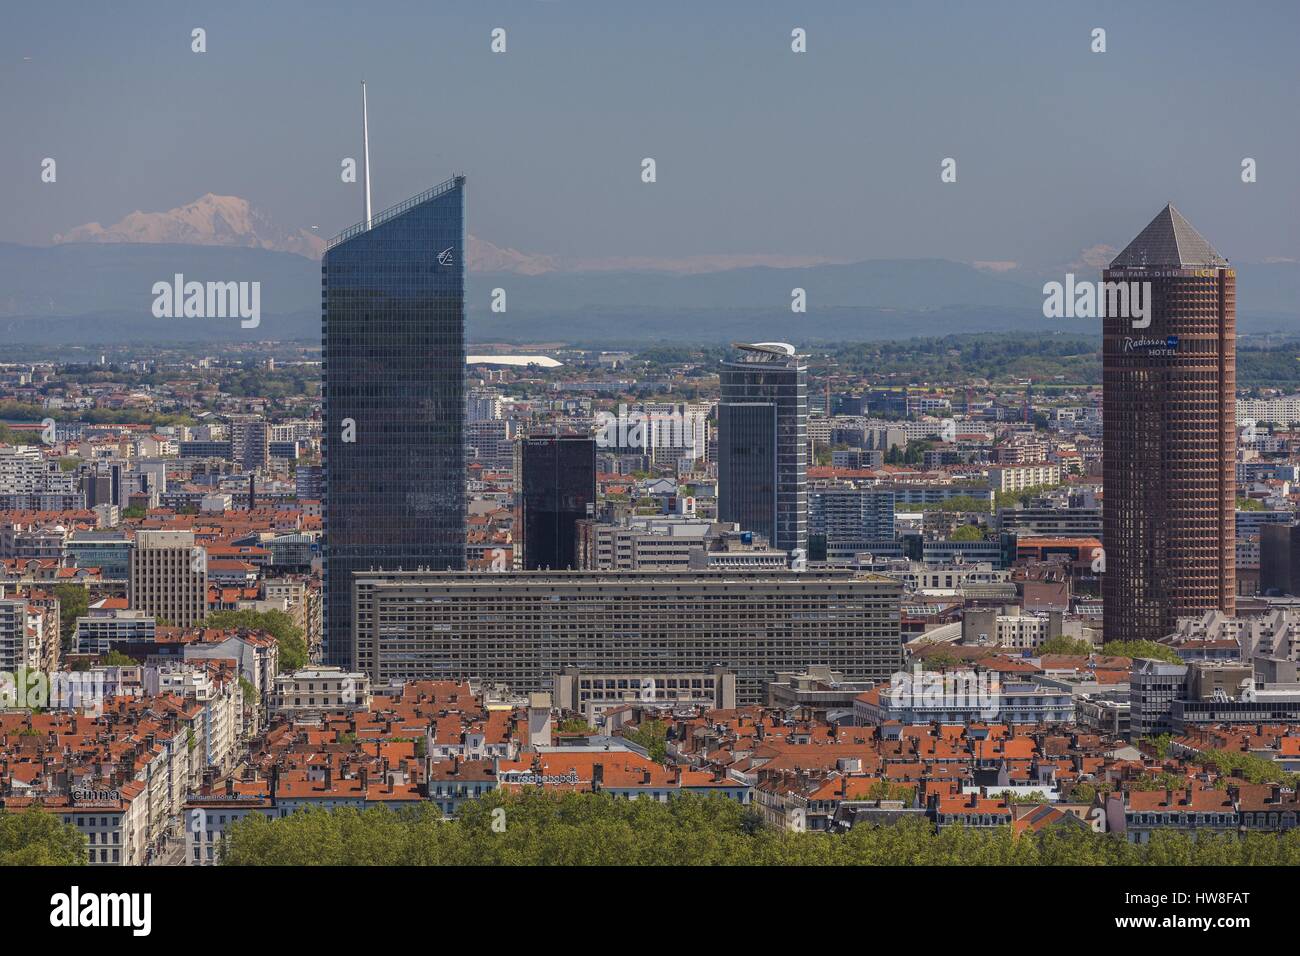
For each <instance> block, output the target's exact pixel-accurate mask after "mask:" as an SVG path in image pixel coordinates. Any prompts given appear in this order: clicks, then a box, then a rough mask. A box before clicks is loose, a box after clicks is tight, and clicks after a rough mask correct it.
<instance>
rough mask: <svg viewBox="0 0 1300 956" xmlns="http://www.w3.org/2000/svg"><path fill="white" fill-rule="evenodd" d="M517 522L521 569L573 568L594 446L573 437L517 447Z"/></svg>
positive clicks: (592, 479) (589, 501) (590, 499)
mask: <svg viewBox="0 0 1300 956" xmlns="http://www.w3.org/2000/svg"><path fill="white" fill-rule="evenodd" d="M519 451H520V475H521V478H522V481H521V488H520V492H519V501H520V509H519V510H520V515H519V517H520V519H521V520H519V521H517V522H516V528H517V529H519V531H520V533H521V534H522V539H521V544H522V548H523V569H524V570H525V571H548V570H549V571H566V570H572V569H574V568H576V567H577V566H578V524H577V523H578V522H579V521H581V520H582V519H584V518H586V517H588V509H589V506H592V505H594V504H595V503H596V442H595V441H594V440H593V439H590V438H585V437H582V436H578V435H572V436H571V435H559V436H556V435H549V436H544V437H533V438H525V439H524V440H523V441H522V442H521V443H520V449H519Z"/></svg>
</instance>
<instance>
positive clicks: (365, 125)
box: [361, 80, 371, 229]
mask: <svg viewBox="0 0 1300 956" xmlns="http://www.w3.org/2000/svg"><path fill="white" fill-rule="evenodd" d="M361 142H362V144H363V146H364V148H365V161H366V228H367V229H369V228H370V220H371V217H370V118H369V116H368V115H367V114H366V81H365V80H362V81H361Z"/></svg>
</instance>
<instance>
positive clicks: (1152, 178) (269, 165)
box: [0, 0, 1300, 267]
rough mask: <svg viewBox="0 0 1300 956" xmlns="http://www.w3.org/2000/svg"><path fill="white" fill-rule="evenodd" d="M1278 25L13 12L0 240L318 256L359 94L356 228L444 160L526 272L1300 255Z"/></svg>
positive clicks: (552, 12)
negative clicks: (953, 177)
mask: <svg viewBox="0 0 1300 956" xmlns="http://www.w3.org/2000/svg"><path fill="white" fill-rule="evenodd" d="M195 27H202V28H203V29H204V30H205V31H206V39H207V52H205V53H194V52H192V50H191V30H192V29H193V28H195ZM497 27H500V28H503V29H504V30H505V31H506V52H505V53H493V52H492V50H491V48H490V44H491V35H490V34H491V31H492V30H493V29H494V28H497ZM796 27H798V28H802V29H804V30H806V32H807V52H806V53H794V52H792V51H791V31H792V30H793V29H794V28H796ZM1098 27H1100V28H1103V29H1105V31H1106V47H1107V49H1106V52H1104V53H1094V52H1092V51H1091V49H1090V45H1091V43H1092V36H1091V34H1092V30H1093V29H1094V28H1098ZM1297 37H1300V4H1298V3H1295V2H1294V0H1279V2H1250V0H1245V2H1240V3H1232V4H1225V3H1222V2H1217V3H1204V2H1199V0H1176V2H1166V0H1144V2H1142V3H1136V4H1135V3H1131V2H1118V3H1106V2H1101V3H1087V2H1054V0H1026V2H953V3H941V2H913V3H906V4H904V3H895V2H864V0H850V2H838V0H818V2H810V3H805V4H794V3H788V2H763V0H711V2H698V0H697V2H678V0H654V2H639V3H638V2H632V0H514V2H485V0H457V2H450V0H418V2H397V0H393V2H386V0H365V2H362V0H355V2H346V3H342V2H332V0H316V2H305V0H304V2H299V0H273V2H267V0H258V2H242V0H230V2H223V3H220V4H187V3H184V2H175V0H167V2H139V0H121V2H114V3H112V4H105V3H98V2H90V0H83V2H81V3H66V2H60V0H42V2H41V3H39V4H21V5H18V4H15V5H12V6H11V7H10V8H9V9H7V10H6V12H5V14H4V28H3V30H0V130H3V135H2V136H0V209H2V210H3V213H4V214H3V216H0V241H6V242H18V243H26V244H45V243H48V242H49V241H50V240H51V238H52V237H53V236H54V235H55V234H56V233H60V232H66V231H67V230H68V229H70V228H71V227H73V226H76V225H79V224H82V223H87V222H92V221H98V222H101V223H104V224H108V223H112V222H116V221H117V220H118V219H120V218H121V217H122V216H123V215H126V214H127V213H129V212H131V211H133V210H144V211H158V210H165V209H169V208H172V207H174V206H179V205H182V204H184V203H186V202H189V201H191V200H193V199H195V198H197V197H199V196H200V195H202V194H204V193H207V192H213V193H218V194H223V195H235V196H240V197H243V198H245V199H248V200H249V201H250V202H251V203H252V204H253V205H254V206H255V207H256V208H257V209H259V210H261V211H262V212H264V213H266V214H267V215H268V216H270V217H271V219H272V220H274V221H275V223H276V224H277V225H279V226H281V227H284V228H287V229H297V228H300V227H310V226H313V225H315V226H318V227H319V233H320V234H321V235H325V236H329V235H333V234H334V233H336V232H338V231H340V230H341V229H343V228H345V227H346V226H348V225H351V224H352V223H354V222H356V221H357V220H358V219H360V218H362V214H363V200H362V194H361V187H360V186H359V185H357V184H345V183H343V182H342V181H341V177H340V163H341V161H342V160H343V158H345V157H357V156H359V153H360V138H361V135H360V134H361V129H360V127H361V123H360V89H359V86H360V80H361V79H362V78H364V79H365V80H366V81H367V85H368V88H369V101H370V132H371V159H372V163H373V190H374V203H375V208H376V209H377V210H378V209H382V208H384V207H386V206H388V205H391V204H393V203H396V202H399V201H401V200H402V199H404V198H406V197H408V196H410V195H413V194H415V193H418V192H420V191H422V190H424V189H426V188H428V187H429V186H432V185H435V184H436V183H438V182H441V181H442V180H444V179H446V178H447V177H448V176H450V175H451V174H453V173H455V172H463V173H465V174H466V175H467V176H468V192H467V211H466V215H467V228H468V231H469V232H471V233H472V234H474V235H476V236H478V237H480V238H482V239H486V240H488V241H490V242H492V243H494V244H496V245H498V246H506V247H512V248H516V249H520V250H525V251H527V252H530V253H536V254H544V255H553V256H561V257H577V258H582V257H587V258H592V257H613V256H629V257H631V256H646V257H658V258H680V257H683V256H702V255H745V254H764V255H783V256H800V257H808V256H811V257H824V258H828V259H835V260H856V259H876V258H928V257H935V258H947V259H954V260H959V261H967V262H971V261H975V262H985V263H1001V262H1005V263H1017V264H1019V265H1022V266H1043V267H1046V266H1050V265H1054V264H1058V263H1069V262H1071V261H1072V260H1077V259H1079V258H1080V255H1081V252H1082V250H1085V249H1088V248H1089V247H1092V246H1095V245H1099V244H1105V245H1111V246H1114V247H1122V246H1123V245H1124V244H1125V243H1126V242H1127V241H1128V240H1129V239H1131V238H1132V237H1133V236H1134V235H1136V234H1137V232H1138V231H1140V230H1141V228H1142V227H1143V226H1144V225H1145V224H1146V223H1147V222H1148V221H1149V220H1150V219H1151V218H1152V217H1153V216H1154V215H1155V214H1156V213H1157V212H1158V211H1159V209H1160V208H1161V206H1163V205H1164V203H1165V202H1168V201H1172V202H1174V204H1175V205H1177V206H1178V208H1179V209H1180V210H1181V211H1182V212H1183V213H1184V215H1186V216H1187V218H1188V219H1189V220H1190V221H1191V222H1192V223H1193V224H1194V225H1195V226H1196V227H1197V228H1198V229H1199V230H1200V231H1201V232H1202V233H1203V234H1204V235H1205V236H1206V237H1207V238H1208V239H1209V240H1210V241H1211V243H1212V244H1214V245H1215V246H1216V247H1217V248H1218V249H1219V251H1220V252H1221V253H1223V254H1224V255H1226V256H1227V257H1228V258H1229V259H1233V260H1235V261H1243V262H1248V261H1249V262H1253V261H1262V260H1267V259H1279V258H1280V259H1300V122H1297V119H1298V118H1300V57H1298V56H1297V55H1296V42H1297ZM45 157H53V158H55V159H56V161H57V164H58V165H57V171H58V177H57V181H56V182H55V183H43V182H42V181H41V176H40V173H41V162H42V159H43V158H45ZM646 157H652V158H654V160H655V163H656V173H657V181H656V182H654V183H649V184H647V183H643V182H642V181H641V168H642V160H643V159H644V158H646ZM947 157H951V158H953V159H955V160H956V168H957V181H956V182H953V183H944V182H941V181H940V175H939V174H940V163H941V161H942V160H943V159H945V158H947ZM1245 157H1251V158H1253V159H1255V161H1256V163H1257V176H1258V180H1257V182H1254V183H1250V184H1246V183H1243V182H1242V181H1241V162H1242V159H1243V158H1245Z"/></svg>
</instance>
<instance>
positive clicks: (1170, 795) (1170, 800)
mask: <svg viewBox="0 0 1300 956" xmlns="http://www.w3.org/2000/svg"><path fill="white" fill-rule="evenodd" d="M1173 805H1174V791H1173V788H1172V787H1165V806H1167V807H1172V806H1173Z"/></svg>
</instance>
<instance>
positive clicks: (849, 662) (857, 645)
mask: <svg viewBox="0 0 1300 956" xmlns="http://www.w3.org/2000/svg"><path fill="white" fill-rule="evenodd" d="M353 584H354V608H355V611H354V628H353V642H354V644H353V653H354V655H355V657H354V659H355V660H356V662H357V669H358V670H360V671H363V672H365V673H367V674H369V675H370V679H371V681H372V683H374V684H376V685H377V684H381V683H382V684H387V683H388V682H389V681H390V680H410V679H413V678H432V679H440V680H454V679H468V678H476V679H478V680H481V681H483V682H486V683H491V682H503V683H506V684H508V685H509V686H510V688H511V690H513V691H516V692H530V691H543V690H550V689H551V679H552V676H553V675H555V674H558V673H560V672H562V671H563V670H564V669H565V668H566V667H578V668H581V669H583V670H591V671H599V672H600V673H603V674H611V673H612V674H617V673H629V674H640V673H644V672H654V673H661V674H662V673H673V672H688V673H699V672H703V671H708V670H711V669H712V668H714V667H726V668H729V669H730V670H732V671H734V672H735V674H736V703H737V704H738V705H741V706H744V705H747V704H760V703H762V702H763V701H764V700H765V686H766V683H767V682H768V681H770V680H772V679H774V677H775V675H776V673H777V672H778V671H782V672H786V671H794V672H802V671H805V670H807V669H808V668H809V667H810V666H812V665H815V664H822V665H825V666H827V667H830V668H831V669H833V670H835V671H839V672H841V673H843V674H844V675H845V677H846V678H847V679H851V680H884V679H887V678H888V677H889V676H890V675H891V674H892V673H894V672H895V671H896V670H898V668H899V666H900V664H901V660H902V646H901V640H900V630H899V603H900V598H901V590H902V587H901V585H900V584H899V583H898V582H897V581H893V580H891V579H889V578H885V577H882V576H880V575H874V574H865V573H861V572H853V571H806V572H796V571H779V572H777V571H692V572H689V573H680V572H675V571H604V572H588V571H561V572H551V571H516V572H504V573H495V574H493V573H485V572H463V571H461V572H457V571H445V572H437V571H371V572H365V571H358V572H355V574H354V575H353Z"/></svg>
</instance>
